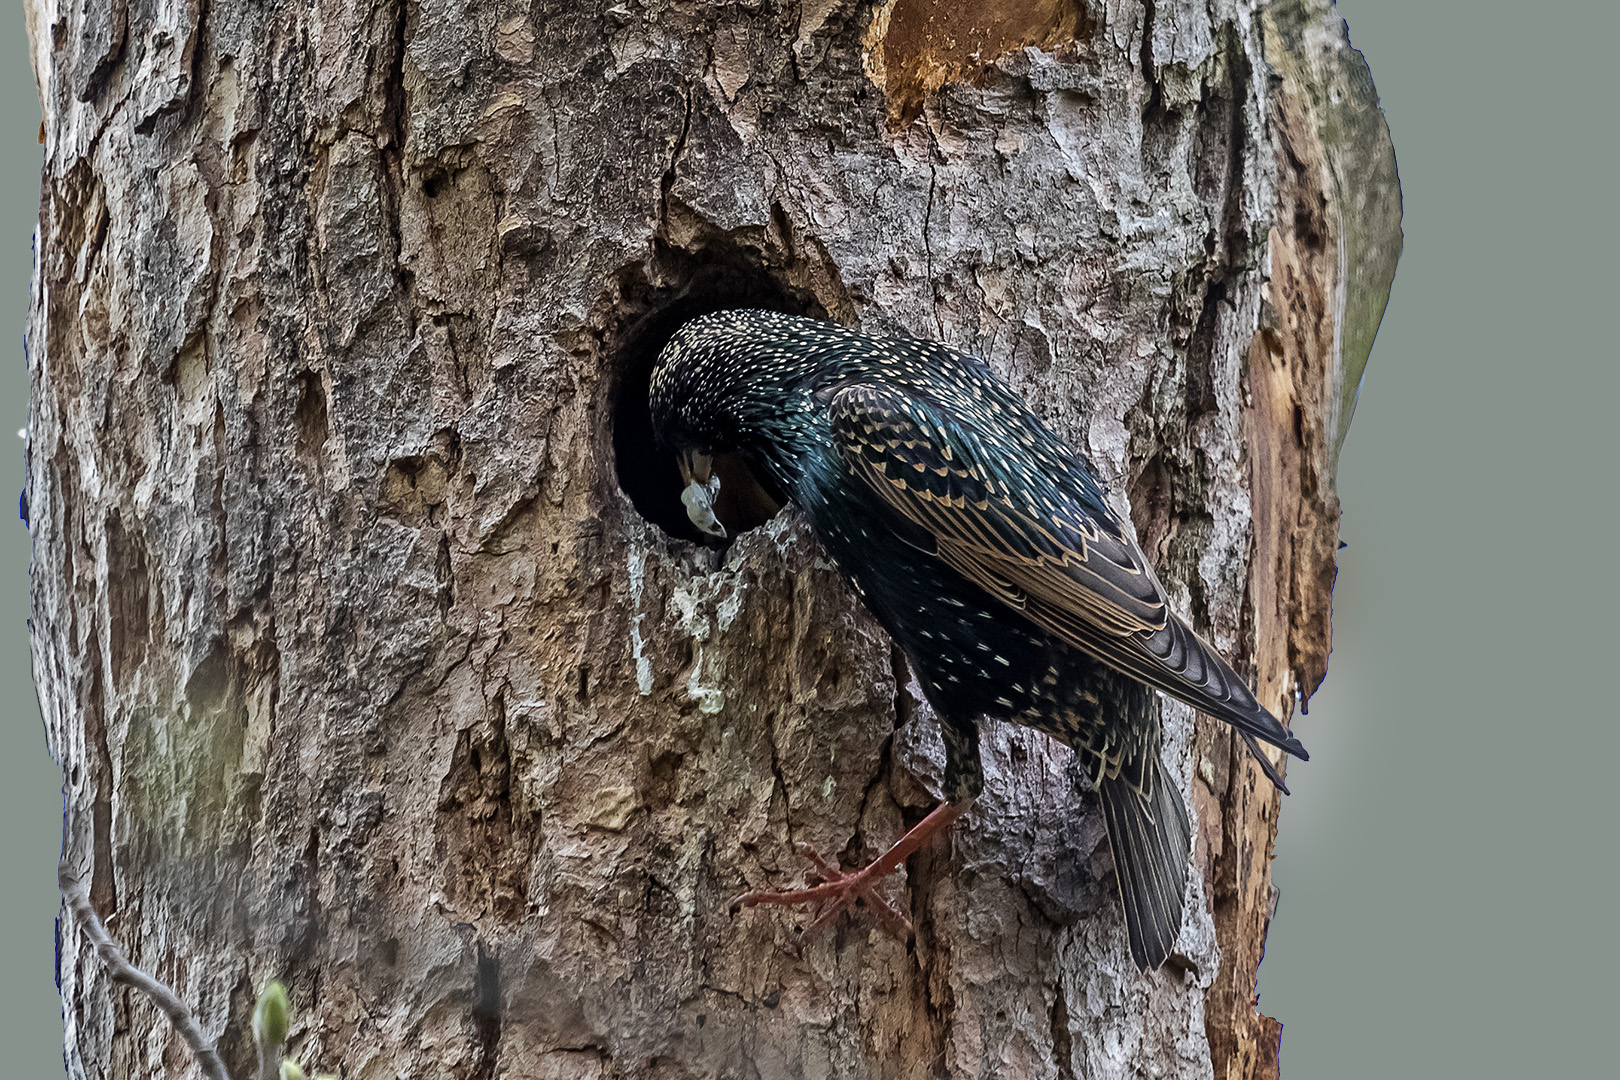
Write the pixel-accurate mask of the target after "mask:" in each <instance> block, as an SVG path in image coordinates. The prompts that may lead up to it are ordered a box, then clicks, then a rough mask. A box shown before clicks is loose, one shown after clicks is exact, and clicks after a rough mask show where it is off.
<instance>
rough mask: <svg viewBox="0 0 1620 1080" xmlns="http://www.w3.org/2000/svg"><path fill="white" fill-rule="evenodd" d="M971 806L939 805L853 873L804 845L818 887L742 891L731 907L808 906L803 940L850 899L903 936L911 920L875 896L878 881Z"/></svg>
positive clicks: (968, 803)
mask: <svg viewBox="0 0 1620 1080" xmlns="http://www.w3.org/2000/svg"><path fill="white" fill-rule="evenodd" d="M972 805H973V800H972V799H968V800H966V801H965V802H961V803H954V804H953V803H948V802H944V803H940V804H939V805H938V806H936V807H934V809H933V810H932V811H931V812H930V813H929V815H928V816H927V817H925V818H923V819H922V820H921V821H919V822H918V823H917V824H916V825H914V826H912V828H911V830H910V831H909V832H907V833H906V835H904V836H902V837H901V838H900V840H899V842H897V843H896V844H895V845H894V846H893V847H891V848H890V849H889V850H888V851H885V852H884V853H883V854H882V855H879V856H878V857H877V858H876V859H873V860H872V861H871V862H870V863H868V864H867V865H866V867H865V868H863V869H861V870H857V871H856V872H855V873H853V874H847V873H845V872H844V871H842V870H840V869H839V868H838V867H836V866H834V865H833V864H832V863H830V862H828V861H827V860H825V859H823V858H822V857H821V856H820V855H819V854H818V853H816V852H815V851H813V850H811V849H810V848H809V847H808V846H807V845H806V846H805V847H804V848H803V850H804V852H805V854H806V855H808V856H809V858H810V860H811V861H812V862H814V863H815V864H816V872H817V873H819V874H820V875H821V877H822V883H821V884H819V885H812V886H810V887H809V888H805V889H783V890H781V891H779V892H778V891H759V892H750V893H744V894H743V895H741V896H739V897H737V899H736V900H735V901H733V902H732V907H733V908H737V907H753V906H754V905H755V904H813V905H815V908H816V916H815V918H814V919H812V920H811V921H810V925H809V926H807V927H805V929H804V938H805V939H806V940H809V939H810V938H812V937H814V936H815V935H816V934H819V933H820V932H821V931H823V930H825V929H826V928H827V927H829V926H831V925H832V924H833V922H834V921H835V920H836V919H837V918H838V915H839V913H840V912H842V911H844V910H845V909H846V908H848V907H849V906H850V905H852V904H853V903H854V902H855V901H856V900H864V901H866V903H867V905H868V906H870V907H871V908H872V909H873V911H875V912H876V913H877V916H878V919H879V920H880V921H881V922H882V923H883V924H884V927H885V928H886V929H888V930H889V931H890V932H891V933H893V934H894V935H895V936H896V937H904V936H905V935H906V934H909V933H910V932H911V920H910V919H907V918H906V917H905V915H904V914H903V913H902V912H901V911H900V910H899V909H898V908H896V907H895V906H894V905H893V904H891V903H889V902H888V901H887V900H885V899H884V898H883V897H881V896H879V895H878V892H877V885H878V882H880V881H882V880H883V879H884V878H885V877H887V876H889V875H890V874H892V873H894V872H895V871H896V870H898V869H900V866H901V864H902V863H904V862H905V861H906V859H908V858H910V857H911V855H912V854H913V853H914V852H916V851H917V850H918V849H919V848H921V847H922V846H923V845H924V844H926V843H928V841H930V840H932V839H933V838H934V837H936V836H938V835H939V834H940V833H943V832H945V831H946V830H948V829H949V828H950V827H951V825H952V823H954V822H955V821H956V819H957V818H959V817H961V816H962V815H963V814H965V813H967V812H968V808H969V807H971V806H972Z"/></svg>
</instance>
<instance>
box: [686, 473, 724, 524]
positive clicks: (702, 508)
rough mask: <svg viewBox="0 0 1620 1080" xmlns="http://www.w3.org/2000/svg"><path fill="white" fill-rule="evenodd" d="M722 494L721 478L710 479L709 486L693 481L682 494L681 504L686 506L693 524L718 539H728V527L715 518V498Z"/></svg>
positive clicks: (713, 477)
mask: <svg viewBox="0 0 1620 1080" xmlns="http://www.w3.org/2000/svg"><path fill="white" fill-rule="evenodd" d="M719 493H720V478H719V477H718V476H711V477H709V482H708V483H707V484H700V483H698V482H697V481H696V480H693V481H692V482H691V483H690V484H687V485H686V488H685V490H683V491H682V492H681V502H682V503H684V504H685V505H686V516H687V517H689V518H691V519H692V524H693V525H696V526H697V527H698V528H699V529H700V530H702V531H703V532H704V533H705V534H707V535H709V536H713V537H715V538H716V539H719V540H724V539H725V538H726V527H725V526H724V525H722V524H720V519H719V518H717V517H715V516H714V497H715V496H716V495H717V494H719Z"/></svg>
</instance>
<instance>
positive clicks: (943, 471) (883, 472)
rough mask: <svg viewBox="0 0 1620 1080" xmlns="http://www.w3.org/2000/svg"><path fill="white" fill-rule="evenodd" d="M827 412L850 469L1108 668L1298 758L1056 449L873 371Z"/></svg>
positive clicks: (979, 578)
mask: <svg viewBox="0 0 1620 1080" xmlns="http://www.w3.org/2000/svg"><path fill="white" fill-rule="evenodd" d="M828 417H829V420H830V422H831V426H832V432H833V438H834V441H835V442H836V443H837V445H838V448H839V451H840V453H841V456H842V458H843V460H844V464H845V467H846V468H847V469H848V470H849V473H850V474H851V475H852V476H853V477H854V478H856V479H857V480H859V481H861V482H863V483H865V484H866V486H867V487H869V488H870V489H871V490H872V491H873V492H875V493H876V494H877V495H878V496H879V497H880V499H881V500H882V501H883V502H885V503H886V504H888V506H889V507H890V508H892V509H893V510H895V511H897V512H898V513H899V515H900V516H901V517H902V518H903V519H904V520H906V521H908V522H910V523H911V525H913V526H915V527H919V528H921V529H922V530H924V531H925V532H926V533H928V534H929V536H930V537H931V538H932V540H933V543H934V549H935V553H936V554H937V555H938V557H939V558H940V559H941V560H943V561H944V562H945V563H946V564H948V565H949V566H951V567H952V568H953V569H955V570H956V571H957V572H958V573H960V574H962V575H963V576H965V577H967V578H968V579H969V580H970V581H973V582H974V583H975V584H977V585H979V586H980V587H981V588H983V589H984V590H985V591H986V592H988V593H989V594H990V595H991V596H993V597H995V598H997V599H998V600H1000V601H1001V602H1002V603H1003V604H1005V605H1007V606H1008V607H1009V608H1012V609H1013V610H1015V611H1017V612H1019V613H1020V614H1022V615H1023V616H1025V617H1026V618H1028V619H1029V620H1030V621H1031V622H1033V623H1035V624H1036V625H1037V626H1040V627H1041V628H1042V629H1044V630H1046V631H1047V632H1049V633H1052V634H1055V635H1057V636H1058V637H1060V638H1062V639H1064V640H1066V641H1068V642H1069V643H1070V644H1072V645H1074V646H1076V647H1077V648H1079V649H1081V650H1082V651H1084V652H1086V653H1088V654H1090V655H1092V656H1094V657H1096V658H1097V659H1099V660H1101V661H1103V662H1104V663H1106V664H1108V665H1110V666H1111V667H1114V668H1116V669H1117V670H1119V671H1122V672H1124V673H1125V674H1127V675H1130V676H1132V677H1134V678H1137V679H1140V680H1141V681H1142V682H1144V683H1147V684H1148V685H1149V686H1153V687H1155V688H1157V689H1159V690H1162V691H1164V692H1165V693H1167V694H1169V695H1171V696H1172V697H1175V698H1178V699H1180V700H1182V701H1185V702H1187V703H1188V704H1190V705H1192V706H1193V707H1195V708H1199V709H1202V710H1204V711H1205V712H1208V713H1210V714H1212V715H1214V716H1218V717H1220V718H1222V719H1224V720H1226V721H1227V722H1229V723H1231V724H1234V725H1235V726H1237V727H1238V728H1239V729H1241V730H1243V731H1246V732H1249V733H1251V734H1253V735H1256V736H1258V737H1259V738H1262V739H1265V740H1266V741H1267V742H1271V743H1275V744H1276V745H1278V746H1281V747H1283V748H1284V749H1285V750H1287V751H1289V752H1290V753H1293V754H1296V755H1297V756H1300V757H1304V756H1305V753H1304V748H1303V747H1301V746H1300V744H1299V742H1298V741H1297V740H1295V739H1294V738H1293V736H1291V735H1289V734H1288V731H1287V729H1286V728H1284V727H1283V726H1282V725H1281V724H1279V723H1278V722H1277V720H1276V719H1275V718H1274V717H1273V716H1272V715H1271V714H1270V713H1269V712H1267V711H1266V710H1265V708H1264V707H1262V706H1261V705H1260V704H1259V702H1257V701H1256V700H1255V698H1254V695H1253V694H1251V693H1249V689H1248V687H1247V686H1245V685H1244V684H1243V680H1242V679H1240V678H1239V677H1238V675H1237V673H1236V672H1235V671H1233V670H1232V668H1231V667H1230V666H1229V665H1228V664H1227V663H1226V662H1225V661H1224V660H1222V659H1221V658H1220V657H1219V656H1217V655H1216V653H1215V652H1214V650H1213V649H1211V648H1210V647H1209V646H1208V645H1207V644H1205V643H1204V642H1203V641H1202V640H1201V639H1200V638H1199V637H1198V635H1196V634H1194V633H1193V632H1192V630H1190V629H1189V628H1188V627H1187V626H1186V624H1184V623H1183V622H1181V620H1180V619H1178V618H1176V617H1175V615H1174V614H1172V613H1171V611H1170V610H1169V606H1168V604H1167V603H1166V600H1165V595H1164V589H1163V587H1162V586H1160V584H1159V582H1158V579H1157V578H1156V577H1155V576H1154V573H1153V568H1152V566H1151V565H1150V564H1149V563H1148V560H1147V556H1146V555H1144V554H1143V553H1142V550H1141V548H1139V547H1138V546H1137V545H1136V542H1135V540H1133V539H1132V538H1131V537H1130V536H1129V534H1127V533H1126V531H1125V528H1124V526H1123V525H1122V524H1121V523H1120V521H1119V520H1118V519H1117V518H1116V517H1115V516H1114V515H1113V514H1112V513H1111V512H1109V511H1108V509H1107V507H1106V506H1104V505H1103V504H1102V503H1101V501H1100V500H1099V499H1096V498H1093V497H1091V496H1090V495H1089V494H1088V493H1087V492H1085V491H1083V490H1082V489H1081V487H1080V483H1079V482H1078V481H1077V480H1076V479H1074V478H1073V477H1072V476H1071V473H1072V471H1073V470H1074V469H1075V468H1077V466H1075V465H1074V464H1072V463H1071V462H1070V461H1068V460H1066V459H1064V458H1060V457H1058V456H1057V452H1056V451H1052V450H1049V449H1044V448H1041V447H1038V446H1037V447H1036V448H1035V449H1034V450H1033V452H1031V447H1030V445H1029V444H1028V443H1025V442H1020V444H1019V445H1016V446H1006V445H1004V444H1005V440H997V439H995V438H993V437H990V436H989V435H988V434H987V433H986V432H985V431H983V430H982V429H981V428H980V427H979V426H977V425H974V424H973V423H972V422H971V421H968V420H965V419H962V418H960V417H956V416H949V415H947V414H946V413H945V411H944V410H943V409H940V408H938V407H937V406H935V405H934V404H932V403H931V402H929V401H927V400H926V399H923V398H921V397H918V396H916V395H914V394H908V393H905V392H903V391H900V390H897V389H895V388H893V387H890V386H880V385H875V384H872V383H853V384H849V385H846V386H843V387H841V388H840V389H839V390H838V391H837V392H836V393H835V394H833V395H832V398H831V400H830V401H829V403H828ZM1043 452H1044V453H1045V454H1046V456H1048V457H1050V459H1051V460H1046V461H1043V460H1040V459H1039V458H1040V455H1041V454H1042V453H1043ZM1009 458H1016V459H1017V460H1007V459H1009ZM1043 466H1045V467H1043Z"/></svg>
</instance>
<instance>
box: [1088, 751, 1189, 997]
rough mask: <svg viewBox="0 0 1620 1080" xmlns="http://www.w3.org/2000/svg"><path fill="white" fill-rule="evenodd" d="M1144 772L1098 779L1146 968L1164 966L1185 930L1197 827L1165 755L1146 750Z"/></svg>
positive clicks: (1134, 940) (1128, 918) (1136, 947)
mask: <svg viewBox="0 0 1620 1080" xmlns="http://www.w3.org/2000/svg"><path fill="white" fill-rule="evenodd" d="M1140 765H1141V767H1140V769H1139V770H1137V771H1138V772H1139V775H1138V776H1135V777H1133V776H1131V775H1130V772H1131V770H1130V769H1124V770H1122V771H1121V773H1120V775H1118V776H1113V777H1104V778H1103V780H1102V782H1101V783H1100V784H1099V785H1098V790H1099V792H1100V794H1101V795H1102V805H1103V815H1104V818H1105V819H1106V822H1107V825H1108V840H1109V844H1110V845H1111V847H1112V849H1113V852H1114V867H1115V876H1116V877H1117V878H1118V879H1119V894H1120V899H1121V900H1122V901H1123V903H1124V907H1125V926H1126V930H1127V932H1128V934H1129V937H1130V942H1131V958H1132V959H1134V960H1135V961H1136V966H1137V967H1139V968H1141V969H1142V970H1143V971H1152V970H1155V969H1157V968H1158V967H1160V966H1161V965H1162V964H1163V963H1164V961H1165V959H1166V958H1167V957H1168V956H1169V955H1170V950H1171V949H1172V948H1174V947H1175V943H1176V938H1177V937H1179V936H1180V934H1181V910H1182V905H1183V902H1184V900H1185V898H1186V893H1187V864H1188V860H1189V858H1190V856H1191V854H1192V828H1191V826H1190V825H1189V824H1188V822H1187V810H1186V808H1185V807H1184V806H1183V805H1182V803H1181V793H1180V792H1179V791H1177V790H1176V786H1175V785H1174V784H1173V783H1171V781H1170V777H1169V776H1167V775H1166V774H1165V771H1164V765H1163V764H1162V763H1161V762H1160V761H1159V755H1158V754H1157V753H1155V752H1154V751H1152V750H1147V751H1145V756H1144V760H1143V761H1142V762H1141V763H1140Z"/></svg>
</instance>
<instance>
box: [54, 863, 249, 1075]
mask: <svg viewBox="0 0 1620 1080" xmlns="http://www.w3.org/2000/svg"><path fill="white" fill-rule="evenodd" d="M56 881H57V884H58V885H59V886H60V887H61V889H62V899H64V900H66V901H67V906H68V910H69V911H71V912H72V913H73V918H74V919H75V920H76V921H77V922H78V924H79V929H81V930H83V931H84V934H85V936H86V937H88V938H89V939H90V942H91V944H93V945H95V947H96V955H97V956H99V957H101V962H102V963H103V964H104V965H106V967H107V975H108V977H109V978H111V979H112V980H113V982H120V983H123V984H124V985H125V986H132V987H134V988H135V989H137V990H139V991H140V992H141V993H143V994H145V995H146V996H147V997H149V998H151V999H152V1004H154V1005H156V1006H157V1007H158V1008H159V1009H161V1010H162V1011H163V1015H164V1016H167V1017H168V1018H169V1023H171V1024H173V1025H174V1030H175V1031H176V1032H178V1033H179V1035H180V1037H181V1038H182V1039H184V1040H185V1042H186V1045H187V1046H189V1047H191V1056H192V1057H193V1058H194V1059H196V1062H197V1067H198V1068H200V1069H202V1071H203V1075H204V1076H206V1077H208V1078H209V1080H231V1074H230V1073H228V1072H226V1071H225V1062H224V1061H222V1060H221V1059H220V1056H219V1051H218V1050H217V1049H216V1048H215V1046H214V1040H212V1039H210V1038H209V1037H208V1036H206V1035H204V1034H203V1032H202V1028H200V1027H198V1026H197V1020H196V1018H195V1017H194V1016H192V1015H191V1010H190V1009H188V1008H186V1005H185V1002H183V1001H181V1000H180V996H179V995H178V994H176V993H175V992H174V991H173V990H170V989H169V988H168V987H167V986H165V985H163V984H162V983H160V982H158V981H157V980H156V979H154V978H152V976H150V975H148V974H147V973H146V972H144V971H142V970H141V969H140V968H138V967H136V966H135V965H133V964H131V963H130V962H129V961H128V960H127V959H125V957H124V952H123V950H122V949H120V948H119V947H118V945H117V943H116V942H114V941H113V939H112V937H111V936H110V935H109V934H108V933H107V928H106V927H105V926H103V925H101V916H100V915H97V914H96V909H95V908H94V907H93V906H91V904H90V889H89V887H88V886H86V885H85V883H84V882H82V881H80V880H79V879H78V878H77V877H75V876H74V875H73V872H72V871H71V870H69V869H68V868H67V864H66V863H63V864H62V865H61V866H60V867H58V869H57V874H56Z"/></svg>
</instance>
